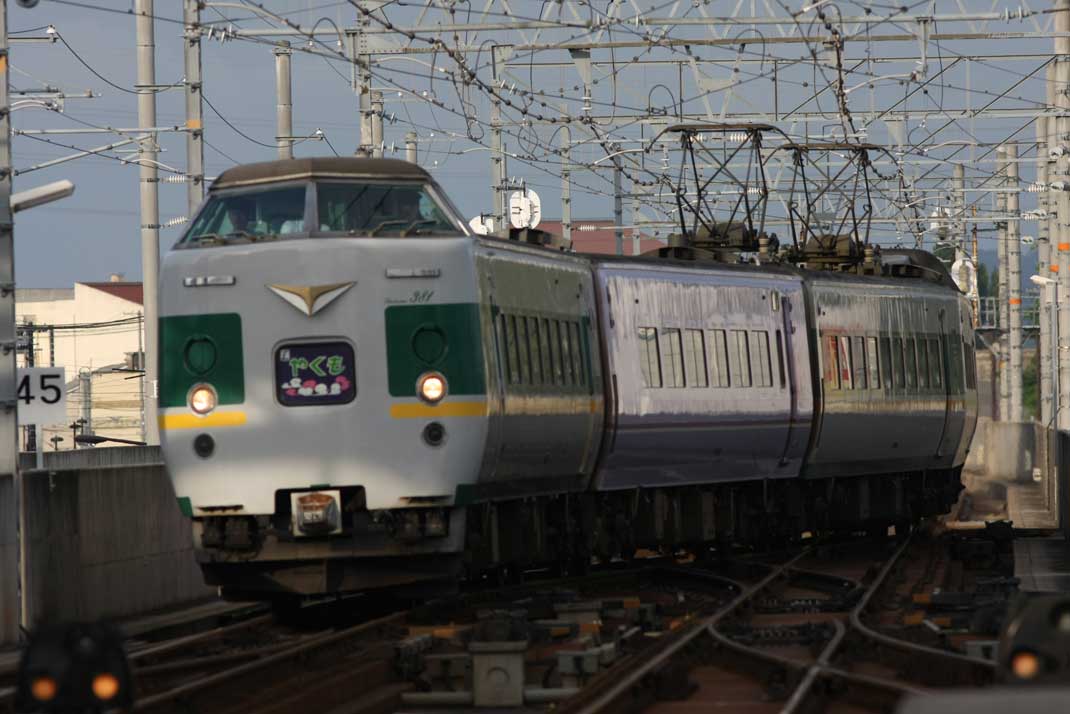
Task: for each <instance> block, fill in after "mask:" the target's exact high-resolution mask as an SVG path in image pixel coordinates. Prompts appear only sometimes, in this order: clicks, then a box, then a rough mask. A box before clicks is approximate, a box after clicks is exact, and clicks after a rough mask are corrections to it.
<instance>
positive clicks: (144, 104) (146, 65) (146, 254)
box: [134, 0, 160, 444]
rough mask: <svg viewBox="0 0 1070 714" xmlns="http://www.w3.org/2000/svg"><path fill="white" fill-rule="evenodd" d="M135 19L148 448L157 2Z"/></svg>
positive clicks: (156, 434)
mask: <svg viewBox="0 0 1070 714" xmlns="http://www.w3.org/2000/svg"><path fill="white" fill-rule="evenodd" d="M134 14H135V25H136V37H137V89H138V96H137V121H138V126H139V127H141V128H142V130H143V133H146V134H147V136H146V138H144V139H142V140H141V141H139V142H138V162H139V163H140V165H141V167H140V177H139V181H140V183H139V185H140V194H141V274H142V277H141V280H142V291H143V294H144V297H143V302H144V307H145V384H146V385H147V386H148V390H147V395H146V399H145V402H146V404H145V412H146V419H147V420H148V439H147V441H148V443H150V444H158V443H160V431H159V425H158V424H157V421H156V388H157V345H156V329H157V322H158V308H157V303H156V300H157V277H158V275H159V265H160V201H159V193H158V189H159V178H158V172H157V170H156V166H157V164H156V158H157V156H156V154H157V134H156V133H155V132H152V131H148V132H146V131H144V129H145V128H151V127H155V126H156V91H157V87H156V38H155V32H156V30H155V23H156V19H155V8H154V7H153V0H135V2H134Z"/></svg>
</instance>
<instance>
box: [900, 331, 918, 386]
mask: <svg viewBox="0 0 1070 714" xmlns="http://www.w3.org/2000/svg"><path fill="white" fill-rule="evenodd" d="M903 355H904V356H905V357H906V362H905V366H906V377H907V390H908V391H911V392H913V391H915V390H917V388H918V356H917V354H916V353H915V352H914V340H913V339H912V338H909V337H908V338H906V339H904V340H903Z"/></svg>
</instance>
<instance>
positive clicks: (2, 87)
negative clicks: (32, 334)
mask: <svg viewBox="0 0 1070 714" xmlns="http://www.w3.org/2000/svg"><path fill="white" fill-rule="evenodd" d="M9 66H10V64H9V62H8V39H7V2H6V1H5V2H0V75H2V76H0V488H4V489H5V490H7V488H8V486H7V485H8V484H10V485H11V486H10V488H11V490H10V491H8V493H10V494H11V495H12V496H14V498H7V499H5V500H6V502H7V503H8V504H10V510H9V511H8V512H6V513H0V528H2V529H3V530H2V531H0V537H3V538H4V539H5V540H7V541H8V542H10V540H9V538H10V537H11V536H14V540H15V542H16V543H17V546H16V548H15V559H16V562H14V563H12V562H11V560H10V556H8V557H5V558H4V559H3V561H0V562H2V564H3V566H4V570H5V571H6V572H5V573H4V575H2V576H0V598H3V599H4V600H5V601H7V602H17V603H18V609H17V610H15V609H13V608H10V607H8V608H2V609H0V618H2V619H0V634H4V635H6V636H7V637H8V638H10V639H12V640H13V639H14V638H15V637H17V634H16V633H17V632H18V630H19V625H22V626H23V627H28V626H29V611H28V607H29V603H28V598H27V597H26V592H25V590H26V557H25V556H26V538H25V530H26V509H25V498H24V494H23V483H22V474H20V473H19V472H18V457H19V426H18V420H17V418H16V413H15V406H16V404H17V402H16V401H15V393H16V389H17V385H16V369H15V354H16V351H15V343H16V340H17V339H18V337H17V334H18V331H17V328H16V326H15V233H14V227H13V225H12V214H11V111H10V109H11V105H10V99H9V96H8V92H9V87H8V79H9V73H8V68H9ZM5 444H6V446H5ZM10 552H11V551H10V550H8V551H7V553H10ZM5 555H6V554H5ZM12 566H14V567H12ZM13 571H14V572H13Z"/></svg>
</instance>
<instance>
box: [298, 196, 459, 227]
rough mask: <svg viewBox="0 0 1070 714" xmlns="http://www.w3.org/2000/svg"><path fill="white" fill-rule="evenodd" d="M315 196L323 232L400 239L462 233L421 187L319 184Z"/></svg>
mask: <svg viewBox="0 0 1070 714" xmlns="http://www.w3.org/2000/svg"><path fill="white" fill-rule="evenodd" d="M316 192H317V197H318V198H317V203H318V204H319V222H320V226H319V229H320V230H321V231H327V232H343V233H349V234H353V235H366V236H399V237H404V236H414V235H432V234H436V233H439V234H441V233H447V234H451V235H456V234H457V233H458V232H459V231H458V229H457V226H456V225H455V224H454V223H453V221H451V220H450V219H449V214H448V213H447V212H446V211H445V210H444V209H443V208H442V206H440V205H439V203H438V201H436V200H435V198H434V197H433V196H432V194H431V193H430V192H429V191H428V190H427V186H425V185H422V184H414V183H410V184H386V183H319V184H318V185H317V187H316Z"/></svg>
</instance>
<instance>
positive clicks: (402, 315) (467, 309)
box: [385, 303, 486, 397]
mask: <svg viewBox="0 0 1070 714" xmlns="http://www.w3.org/2000/svg"><path fill="white" fill-rule="evenodd" d="M385 321H386V361H387V367H388V371H389V379H388V382H389V389H390V396H392V397H411V396H415V394H416V380H417V379H418V378H419V376H420V375H421V374H423V373H424V372H427V371H428V370H435V371H437V372H441V373H442V375H443V376H445V377H446V382H447V383H448V385H449V394H451V395H460V394H485V393H486V383H485V380H484V375H483V346H482V342H481V339H480V329H479V305H478V304H476V303H451V304H444V305H391V306H390V307H388V308H386V311H385Z"/></svg>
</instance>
